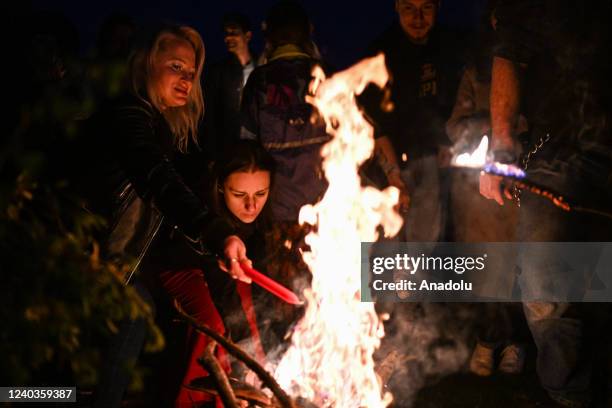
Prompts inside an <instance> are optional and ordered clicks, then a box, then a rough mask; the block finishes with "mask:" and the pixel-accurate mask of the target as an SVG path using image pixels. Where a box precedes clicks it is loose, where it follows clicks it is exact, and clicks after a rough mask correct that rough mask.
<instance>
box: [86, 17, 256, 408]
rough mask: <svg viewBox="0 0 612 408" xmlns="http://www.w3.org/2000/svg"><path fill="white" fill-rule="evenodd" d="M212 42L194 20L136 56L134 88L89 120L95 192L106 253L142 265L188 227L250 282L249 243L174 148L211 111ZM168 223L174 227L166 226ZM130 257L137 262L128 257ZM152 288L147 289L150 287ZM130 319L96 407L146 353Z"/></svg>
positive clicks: (148, 42)
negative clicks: (209, 202) (208, 66)
mask: <svg viewBox="0 0 612 408" xmlns="http://www.w3.org/2000/svg"><path fill="white" fill-rule="evenodd" d="M203 64H204V44H203V42H202V39H201V37H200V35H199V34H198V33H197V32H196V31H195V30H194V29H192V28H190V27H185V26H182V27H175V26H172V27H163V28H158V29H157V30H155V31H153V32H151V33H150V34H149V35H148V37H146V38H143V40H142V41H141V42H140V44H138V46H137V47H136V48H135V50H134V51H133V52H132V54H131V56H130V59H129V68H128V70H129V80H130V83H129V89H130V92H129V95H126V96H124V97H122V98H121V99H120V100H118V101H115V102H114V103H113V104H112V105H111V106H108V107H107V108H105V109H103V110H102V111H101V112H100V113H99V114H97V115H95V116H94V117H92V118H91V119H90V120H89V126H88V132H87V137H86V138H85V139H86V140H85V141H86V142H87V144H88V147H87V149H88V151H92V150H91V148H92V147H93V154H91V155H88V157H86V158H85V159H86V168H87V170H88V171H84V172H83V174H84V175H86V180H85V181H86V183H83V184H86V185H87V186H88V187H89V188H88V189H87V190H88V191H86V195H87V197H88V198H89V203H90V206H91V208H92V209H93V210H95V211H97V212H99V213H102V214H103V215H105V216H106V217H107V219H108V220H109V223H108V225H109V230H108V233H107V235H106V237H105V245H104V250H105V253H104V255H105V256H106V257H107V258H108V259H113V260H115V261H117V262H119V263H125V264H126V265H129V266H128V267H126V268H125V270H126V276H125V279H126V281H130V282H131V283H132V284H133V285H134V286H135V287H136V288H139V287H140V285H139V283H138V279H132V278H133V276H134V274H135V273H136V272H137V271H138V267H139V265H141V262H140V261H141V260H142V259H143V257H144V256H145V254H146V252H147V249H148V248H149V246H150V244H151V242H152V240H153V238H154V237H155V236H156V235H157V234H158V233H159V231H164V230H165V231H167V230H172V231H174V234H175V235H176V234H177V233H179V234H180V235H181V236H183V237H184V238H185V240H187V241H188V242H189V243H190V245H191V246H192V247H193V248H194V249H196V250H201V249H202V248H203V247H207V248H208V250H209V251H211V252H213V253H216V254H217V255H218V258H219V263H220V267H221V269H223V270H224V271H226V272H228V273H230V274H231V275H232V276H233V277H234V278H237V279H240V280H242V281H245V282H247V283H248V282H250V279H249V278H248V277H246V276H245V275H244V273H243V272H242V270H241V269H240V267H239V262H242V261H245V260H246V261H248V262H250V261H249V260H248V258H247V255H246V247H245V245H244V243H243V242H242V240H241V239H240V238H239V237H238V236H237V235H235V233H234V230H233V227H232V225H231V224H229V223H228V222H227V221H226V220H225V219H224V218H220V217H217V216H215V215H213V213H212V212H210V211H209V210H208V207H207V206H206V205H205V204H204V203H203V202H202V201H201V199H200V198H199V197H198V196H197V195H195V194H194V193H193V192H192V190H191V189H189V188H188V187H187V185H186V184H185V182H184V180H183V179H182V178H181V176H180V175H179V173H178V172H177V171H176V169H175V167H174V166H173V162H172V159H173V155H174V154H175V153H176V152H177V151H185V150H186V149H187V146H188V145H189V143H190V142H194V143H195V142H196V140H197V139H196V137H197V132H196V130H197V125H198V122H199V120H200V118H201V116H202V112H203V110H204V106H203V105H204V104H203V100H202V90H201V88H200V76H201V73H202V66H203ZM164 226H165V227H164ZM128 261H129V262H128ZM141 292H142V293H145V294H146V290H144V289H142V290H141ZM138 326H139V322H134V321H128V322H126V324H125V328H120V333H119V334H118V335H117V336H115V338H114V339H113V341H112V342H111V343H113V344H111V350H110V352H109V358H108V359H107V360H106V361H107V363H106V364H107V367H105V368H104V369H103V370H102V372H101V379H100V385H99V390H98V391H99V392H98V396H97V398H96V406H104V407H113V406H119V404H120V401H121V397H122V394H123V391H124V390H125V387H126V386H127V383H128V381H129V378H128V376H127V374H125V373H121V371H122V370H121V367H122V366H123V365H125V361H126V360H128V359H129V358H132V359H135V358H137V356H138V354H139V352H140V348H141V346H142V338H143V336H144V335H143V333H142V330H140V329H139V327H138Z"/></svg>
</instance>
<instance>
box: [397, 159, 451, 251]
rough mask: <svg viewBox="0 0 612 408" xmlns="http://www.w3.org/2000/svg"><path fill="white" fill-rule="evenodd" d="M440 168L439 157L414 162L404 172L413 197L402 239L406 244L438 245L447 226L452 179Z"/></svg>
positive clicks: (409, 191) (404, 178)
mask: <svg viewBox="0 0 612 408" xmlns="http://www.w3.org/2000/svg"><path fill="white" fill-rule="evenodd" d="M447 173H448V171H447V169H441V168H440V167H439V166H438V158H437V156H424V157H420V158H417V159H414V160H411V161H410V162H409V163H408V165H407V167H406V168H404V169H403V170H402V171H401V177H402V181H403V182H404V184H405V185H406V188H407V189H408V193H409V194H410V208H409V210H408V213H407V214H406V215H405V216H404V226H403V229H402V233H401V234H400V236H399V238H400V241H406V242H438V241H440V240H441V239H442V238H443V235H444V231H445V226H446V209H447V205H448V193H449V177H448V174H447Z"/></svg>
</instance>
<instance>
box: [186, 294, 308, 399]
mask: <svg viewBox="0 0 612 408" xmlns="http://www.w3.org/2000/svg"><path fill="white" fill-rule="evenodd" d="M174 307H175V308H176V310H177V311H178V313H179V315H180V316H181V318H183V320H185V321H186V322H187V323H189V324H191V325H192V326H193V328H195V329H196V330H197V331H198V332H200V333H203V334H205V335H207V336H208V337H210V338H212V339H214V340H215V341H216V342H217V343H219V344H220V345H221V346H222V347H223V348H224V349H225V350H227V352H228V353H230V354H231V355H232V356H234V357H236V358H237V359H238V360H240V361H242V362H243V363H244V364H245V365H246V366H247V367H248V368H249V369H250V370H252V371H253V372H254V373H255V374H257V377H259V379H260V380H261V382H262V383H263V384H264V385H265V386H266V387H268V388H269V389H270V391H272V393H273V394H274V396H275V397H276V399H277V400H278V403H279V405H280V407H281V408H296V407H295V403H294V401H293V400H292V399H291V397H290V396H289V395H287V393H286V392H285V391H284V390H283V389H282V388H281V387H280V385H278V383H277V382H276V380H275V379H274V377H272V375H270V373H268V372H267V371H266V369H265V368H263V367H262V366H261V365H260V364H259V363H258V362H257V361H255V360H254V359H253V358H251V356H249V355H248V354H247V353H246V352H244V351H243V350H242V349H241V348H240V347H238V346H237V345H236V344H234V343H233V342H232V341H231V340H229V339H227V338H225V337H224V336H222V335H221V334H219V333H217V332H216V331H214V330H213V329H211V328H210V327H208V326H206V325H205V324H201V323H200V322H198V321H197V320H196V319H194V318H193V317H192V316H190V315H188V314H187V313H186V312H185V311H184V310H183V308H182V307H181V305H180V304H179V302H178V301H176V300H175V301H174Z"/></svg>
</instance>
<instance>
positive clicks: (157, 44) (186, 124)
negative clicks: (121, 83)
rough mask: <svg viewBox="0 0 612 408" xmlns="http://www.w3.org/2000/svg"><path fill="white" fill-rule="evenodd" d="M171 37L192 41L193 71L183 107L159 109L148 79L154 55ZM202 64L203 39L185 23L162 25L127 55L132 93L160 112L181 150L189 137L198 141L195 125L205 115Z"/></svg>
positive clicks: (156, 95)
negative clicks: (181, 24)
mask: <svg viewBox="0 0 612 408" xmlns="http://www.w3.org/2000/svg"><path fill="white" fill-rule="evenodd" d="M173 39H180V40H185V41H187V42H188V43H189V44H191V46H192V47H193V49H194V51H195V62H196V67H195V70H196V72H195V76H194V78H193V85H192V88H191V92H190V93H189V96H188V99H187V103H186V104H185V105H184V106H180V107H172V108H167V109H163V110H162V101H161V98H160V96H159V95H158V94H157V91H156V89H155V86H154V84H153V83H152V81H151V77H152V74H153V67H154V64H155V59H156V57H157V54H158V53H159V52H160V51H161V50H162V49H163V47H164V44H165V43H166V42H167V41H168V40H173ZM203 66H204V42H203V41H202V37H200V34H199V33H198V32H197V31H196V30H194V29H193V28H191V27H188V26H176V27H164V28H162V29H160V30H158V31H157V32H156V33H155V35H154V36H153V37H152V38H151V39H150V41H147V42H146V44H144V45H143V46H140V47H137V48H136V49H135V50H134V51H133V52H132V54H131V55H130V59H129V80H130V84H129V85H130V88H131V91H132V93H133V94H134V95H135V96H136V97H138V98H139V99H141V100H142V101H144V102H145V103H147V104H149V105H152V106H154V107H155V108H157V109H158V110H159V111H160V112H162V115H163V116H164V118H165V119H166V121H167V122H168V125H169V127H170V130H171V131H172V133H173V135H174V143H175V145H176V147H177V149H178V150H179V151H181V152H185V151H186V150H187V146H188V145H189V139H191V140H192V141H193V142H194V143H195V144H196V145H197V144H198V139H197V137H198V132H197V130H198V124H199V122H200V119H201V118H202V115H203V114H204V99H203V97H202V86H201V85H200V77H201V76H202V67H203ZM143 92H146V95H143Z"/></svg>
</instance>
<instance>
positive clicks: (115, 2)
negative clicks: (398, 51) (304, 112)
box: [31, 0, 485, 68]
mask: <svg viewBox="0 0 612 408" xmlns="http://www.w3.org/2000/svg"><path fill="white" fill-rule="evenodd" d="M276 1H277V0H251V1H247V0H239V1H196V0H191V1H187V0H179V1H149V2H144V1H142V0H141V1H129V0H124V1H121V0H107V1H79V2H76V1H74V0H72V1H71V0H55V1H41V0H33V1H31V6H32V8H33V9H34V10H52V11H59V12H61V13H62V14H64V15H65V16H66V17H68V19H69V20H71V21H72V22H73V23H74V24H75V26H76V28H77V30H78V32H79V35H80V38H79V41H80V46H81V50H82V52H84V53H85V52H86V51H87V50H88V49H89V47H90V46H91V44H92V43H93V41H94V39H95V37H96V31H97V29H98V27H99V26H100V23H101V22H102V21H103V20H104V19H105V18H106V17H107V16H108V15H110V14H111V13H113V12H121V13H124V14H128V15H130V16H132V17H133V18H134V19H135V21H136V22H137V23H146V22H149V21H158V20H160V19H163V20H165V21H171V22H178V23H184V24H188V25H191V26H193V27H195V28H196V29H198V30H199V31H200V33H201V34H202V37H203V38H204V42H205V44H206V48H207V58H208V59H209V61H210V60H211V59H212V60H214V59H216V58H218V57H220V56H222V55H223V52H224V48H223V37H222V35H221V28H220V24H221V18H222V16H223V14H224V13H226V12H229V11H240V12H242V13H244V14H246V15H247V16H249V18H250V19H251V23H252V25H253V28H254V35H255V38H254V48H255V50H256V51H258V50H260V49H261V44H262V38H261V37H262V36H261V31H260V29H259V27H260V24H261V21H262V20H263V19H264V18H265V16H266V12H267V10H268V8H269V7H270V6H271V5H272V4H274V3H275V2H276ZM484 3H485V0H442V9H441V11H440V19H439V22H440V24H442V25H446V26H450V27H454V28H459V29H463V30H470V29H473V28H475V27H476V25H477V22H478V19H479V18H480V15H481V10H482V8H483V4H484ZM302 4H303V5H304V7H305V8H306V9H307V10H308V12H309V14H310V18H311V20H312V22H313V24H314V28H315V33H314V36H315V41H316V42H317V44H318V45H319V47H320V49H321V51H322V53H323V55H324V57H325V59H326V60H327V62H329V63H331V64H332V66H335V67H338V68H342V67H344V66H347V65H349V64H351V63H352V62H354V61H355V60H356V59H357V58H358V57H359V56H360V55H361V54H362V53H363V52H364V50H365V48H366V47H367V46H368V44H369V43H370V42H371V41H372V40H373V39H374V38H375V37H376V36H378V34H380V33H381V32H382V31H383V30H384V29H385V27H386V26H388V25H389V24H390V23H391V22H392V21H393V20H394V19H395V11H394V9H393V6H394V2H393V0H370V1H364V0H361V1H347V0H326V1H323V0H309V1H302Z"/></svg>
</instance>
